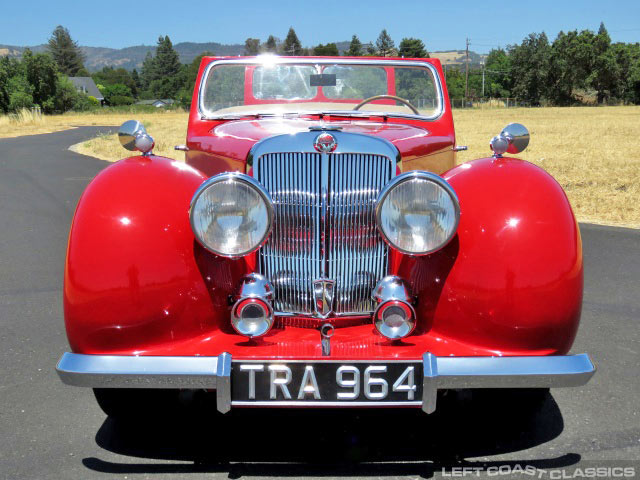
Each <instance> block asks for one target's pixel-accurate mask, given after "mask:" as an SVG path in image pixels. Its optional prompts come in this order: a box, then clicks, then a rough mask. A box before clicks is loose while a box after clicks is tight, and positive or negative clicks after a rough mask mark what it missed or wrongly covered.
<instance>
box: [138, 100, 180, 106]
mask: <svg viewBox="0 0 640 480" xmlns="http://www.w3.org/2000/svg"><path fill="white" fill-rule="evenodd" d="M174 103H176V102H175V101H174V100H171V99H170V98H155V99H153V100H140V101H139V102H136V105H151V106H153V107H156V108H164V107H170V106H171V105H173V104H174Z"/></svg>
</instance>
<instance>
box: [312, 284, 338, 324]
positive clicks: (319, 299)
mask: <svg viewBox="0 0 640 480" xmlns="http://www.w3.org/2000/svg"><path fill="white" fill-rule="evenodd" d="M335 286H336V282H335V280H329V279H327V278H321V279H318V280H314V281H313V296H314V300H315V307H316V308H315V310H316V313H317V314H318V315H319V316H320V317H322V318H326V317H327V316H328V315H329V314H330V313H331V312H332V311H333V295H334V292H335Z"/></svg>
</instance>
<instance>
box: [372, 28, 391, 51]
mask: <svg viewBox="0 0 640 480" xmlns="http://www.w3.org/2000/svg"><path fill="white" fill-rule="evenodd" d="M376 49H377V53H378V55H380V56H381V57H391V56H392V55H393V54H394V53H395V44H394V43H393V40H392V39H391V36H390V35H389V34H388V33H387V29H386V28H385V29H383V30H382V31H381V32H380V35H378V39H377V40H376Z"/></svg>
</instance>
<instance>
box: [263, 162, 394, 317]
mask: <svg viewBox="0 0 640 480" xmlns="http://www.w3.org/2000/svg"><path fill="white" fill-rule="evenodd" d="M394 169H395V163H394V162H393V161H392V160H391V159H389V158H388V157H386V156H383V155H370V154H350V153H339V154H329V155H326V154H325V155H323V154H319V153H267V154H264V155H262V156H260V157H258V158H257V160H256V161H255V162H254V175H255V177H256V179H257V180H258V181H259V182H261V183H262V185H264V187H265V188H266V189H267V190H268V191H269V193H270V194H271V197H272V199H273V202H274V209H275V218H274V225H273V231H272V233H271V236H270V238H269V240H268V241H267V243H266V244H265V245H264V246H263V247H262V248H261V250H260V254H259V271H260V273H262V274H263V275H265V276H266V277H267V278H269V279H270V280H271V281H272V283H273V285H274V288H275V301H274V308H275V310H276V312H279V313H281V314H304V315H313V314H314V313H315V307H314V294H313V281H314V280H317V279H321V278H327V279H331V280H334V281H335V300H334V305H333V307H334V308H333V311H334V313H335V314H338V315H349V314H365V313H371V312H372V311H373V309H374V305H373V302H372V300H371V298H370V297H371V291H372V289H373V288H374V287H375V285H376V283H377V282H378V281H379V280H380V279H381V278H382V277H384V275H385V274H386V273H387V269H388V258H387V255H388V251H387V246H386V245H385V244H384V243H383V241H382V239H381V238H380V235H379V234H378V231H377V229H376V221H375V212H374V207H375V200H376V198H377V196H378V193H379V192H380V190H381V189H382V187H383V186H384V185H385V184H386V183H387V182H388V181H389V180H390V179H391V177H392V176H393V175H394V174H395V171H394Z"/></svg>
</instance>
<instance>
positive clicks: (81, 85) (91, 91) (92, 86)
mask: <svg viewBox="0 0 640 480" xmlns="http://www.w3.org/2000/svg"><path fill="white" fill-rule="evenodd" d="M69 80H71V83H73V85H74V86H75V87H76V90H78V91H79V92H82V93H84V94H85V95H89V96H91V97H94V98H95V99H97V100H98V101H99V102H100V104H103V103H104V95H102V94H101V93H100V90H98V87H97V86H96V82H94V81H93V78H91V77H69Z"/></svg>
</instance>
